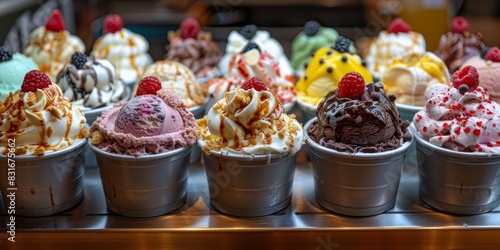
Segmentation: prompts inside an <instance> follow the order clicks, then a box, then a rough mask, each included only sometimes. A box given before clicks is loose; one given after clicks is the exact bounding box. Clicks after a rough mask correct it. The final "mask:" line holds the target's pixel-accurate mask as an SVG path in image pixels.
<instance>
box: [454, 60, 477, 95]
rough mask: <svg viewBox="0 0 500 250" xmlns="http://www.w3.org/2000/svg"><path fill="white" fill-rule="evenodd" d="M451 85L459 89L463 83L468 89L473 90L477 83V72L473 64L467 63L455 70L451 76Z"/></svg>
mask: <svg viewBox="0 0 500 250" xmlns="http://www.w3.org/2000/svg"><path fill="white" fill-rule="evenodd" d="M452 83H453V87H455V88H457V89H459V88H460V85H462V84H465V85H467V86H468V87H469V90H470V91H474V90H475V89H476V88H477V86H478V85H479V74H478V73H477V70H476V68H475V67H474V66H470V65H467V66H465V67H464V68H463V69H461V70H457V71H455V73H453V76H452Z"/></svg>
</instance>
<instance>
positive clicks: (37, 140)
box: [0, 84, 87, 156]
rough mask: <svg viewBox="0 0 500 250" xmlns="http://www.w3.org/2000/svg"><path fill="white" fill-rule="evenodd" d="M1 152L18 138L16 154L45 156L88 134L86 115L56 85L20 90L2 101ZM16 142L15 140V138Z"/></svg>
mask: <svg viewBox="0 0 500 250" xmlns="http://www.w3.org/2000/svg"><path fill="white" fill-rule="evenodd" d="M0 118H1V124H0V151H1V152H2V153H3V154H6V153H7V149H8V147H9V145H8V143H9V139H14V140H15V150H16V151H15V154H16V155H35V156H38V155H43V154H45V153H46V152H52V151H57V150H61V149H64V148H66V147H69V146H71V145H72V144H73V143H75V142H76V141H78V140H82V139H84V138H85V137H86V136H87V128H86V127H85V117H84V115H83V113H82V112H81V111H80V109H78V108H77V107H75V106H73V105H72V104H71V102H70V101H69V100H68V99H67V98H65V97H64V95H63V93H62V91H61V89H60V88H59V86H57V85H56V84H51V85H49V86H48V87H46V88H43V89H38V90H36V92H21V91H19V92H17V93H15V94H13V95H10V96H9V97H8V98H7V100H5V102H3V103H0ZM11 141H12V140H11Z"/></svg>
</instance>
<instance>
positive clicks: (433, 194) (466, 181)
mask: <svg viewBox="0 0 500 250" xmlns="http://www.w3.org/2000/svg"><path fill="white" fill-rule="evenodd" d="M410 127H411V128H412V130H413V131H414V135H415V138H416V144H417V164H418V175H419V179H420V184H419V193H420V198H421V199H422V200H423V201H424V202H425V203H427V204H428V205H429V206H431V207H433V208H435V209H438V210H441V211H443V212H447V213H453V214H463V215H472V214H481V213H486V212H489V211H491V210H493V209H494V208H496V207H497V206H498V205H499V203H500V155H488V154H487V153H480V152H477V153H471V152H457V151H452V150H449V149H445V148H442V147H438V146H436V145H433V144H431V143H429V142H427V141H426V140H424V139H423V138H421V137H420V136H418V133H417V132H416V129H415V126H414V125H413V123H412V124H411V126H410Z"/></svg>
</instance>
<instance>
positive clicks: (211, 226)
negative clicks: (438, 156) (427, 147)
mask: <svg viewBox="0 0 500 250" xmlns="http://www.w3.org/2000/svg"><path fill="white" fill-rule="evenodd" d="M415 161H416V153H415V151H414V150H413V151H412V152H410V153H409V154H408V155H407V157H406V159H405V166H404V168H403V172H402V176H401V182H400V186H399V191H398V194H397V198H396V204H395V206H394V207H393V208H392V209H390V210H389V211H387V212H385V213H383V214H379V215H375V216H371V217H349V216H343V215H338V214H334V213H330V212H327V211H326V210H324V209H323V208H321V206H319V205H318V204H317V202H316V201H315V198H314V181H313V171H312V166H311V163H310V162H307V160H306V149H305V147H304V148H303V150H302V151H301V152H299V155H298V157H297V167H296V170H295V179H294V186H293V194H292V201H291V204H290V206H288V207H286V208H285V209H284V210H282V211H280V212H277V213H275V214H272V215H269V216H264V217H257V218H251V219H244V218H236V217H231V216H227V215H223V214H220V213H218V212H216V211H215V210H214V209H213V208H212V207H211V206H210V198H209V191H208V186H207V178H206V174H205V169H204V167H203V165H202V163H201V162H197V163H195V164H191V165H190V167H189V180H188V194H187V202H186V204H185V205H184V206H183V207H181V208H180V209H178V210H177V211H175V212H174V213H172V214H170V215H164V216H159V217H154V218H128V217H123V216H120V215H117V214H115V213H113V212H110V211H108V210H107V209H106V200H105V197H104V192H103V189H102V185H101V180H100V178H99V171H98V169H97V168H96V167H95V166H94V167H89V168H87V169H86V172H85V197H84V201H83V202H82V203H80V204H79V205H77V206H76V207H74V208H72V209H70V210H68V211H66V212H63V213H61V214H57V215H54V216H48V217H41V218H26V217H16V220H15V222H16V242H15V243H11V242H8V241H7V239H6V234H5V233H2V234H0V249H67V248H68V246H71V249H89V247H92V249H258V248H263V249H317V250H320V249H321V250H322V249H324V250H330V249H353V248H363V249H498V246H500V237H498V235H500V209H499V208H495V209H494V210H493V211H491V212H489V213H485V214H481V215H474V216H456V215H450V214H445V213H441V212H438V211H436V210H433V209H431V208H429V207H428V206H426V205H425V204H424V203H423V202H422V201H421V200H420V199H419V197H418V170H417V167H416V164H415ZM0 212H1V217H0V218H2V221H4V222H5V223H3V225H6V223H7V221H8V217H7V216H6V211H5V208H4V207H1V208H0ZM75 243H76V244H75ZM70 244H71V245H70Z"/></svg>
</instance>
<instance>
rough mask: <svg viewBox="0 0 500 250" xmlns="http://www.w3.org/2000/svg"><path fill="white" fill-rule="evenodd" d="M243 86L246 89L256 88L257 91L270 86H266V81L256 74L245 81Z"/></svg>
mask: <svg viewBox="0 0 500 250" xmlns="http://www.w3.org/2000/svg"><path fill="white" fill-rule="evenodd" d="M241 88H242V89H244V90H249V89H255V90H257V91H264V90H268V88H267V87H266V85H265V84H264V82H263V81H262V80H261V79H260V78H258V77H256V76H254V77H252V78H250V80H248V81H246V82H244V83H243V84H242V85H241Z"/></svg>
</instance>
